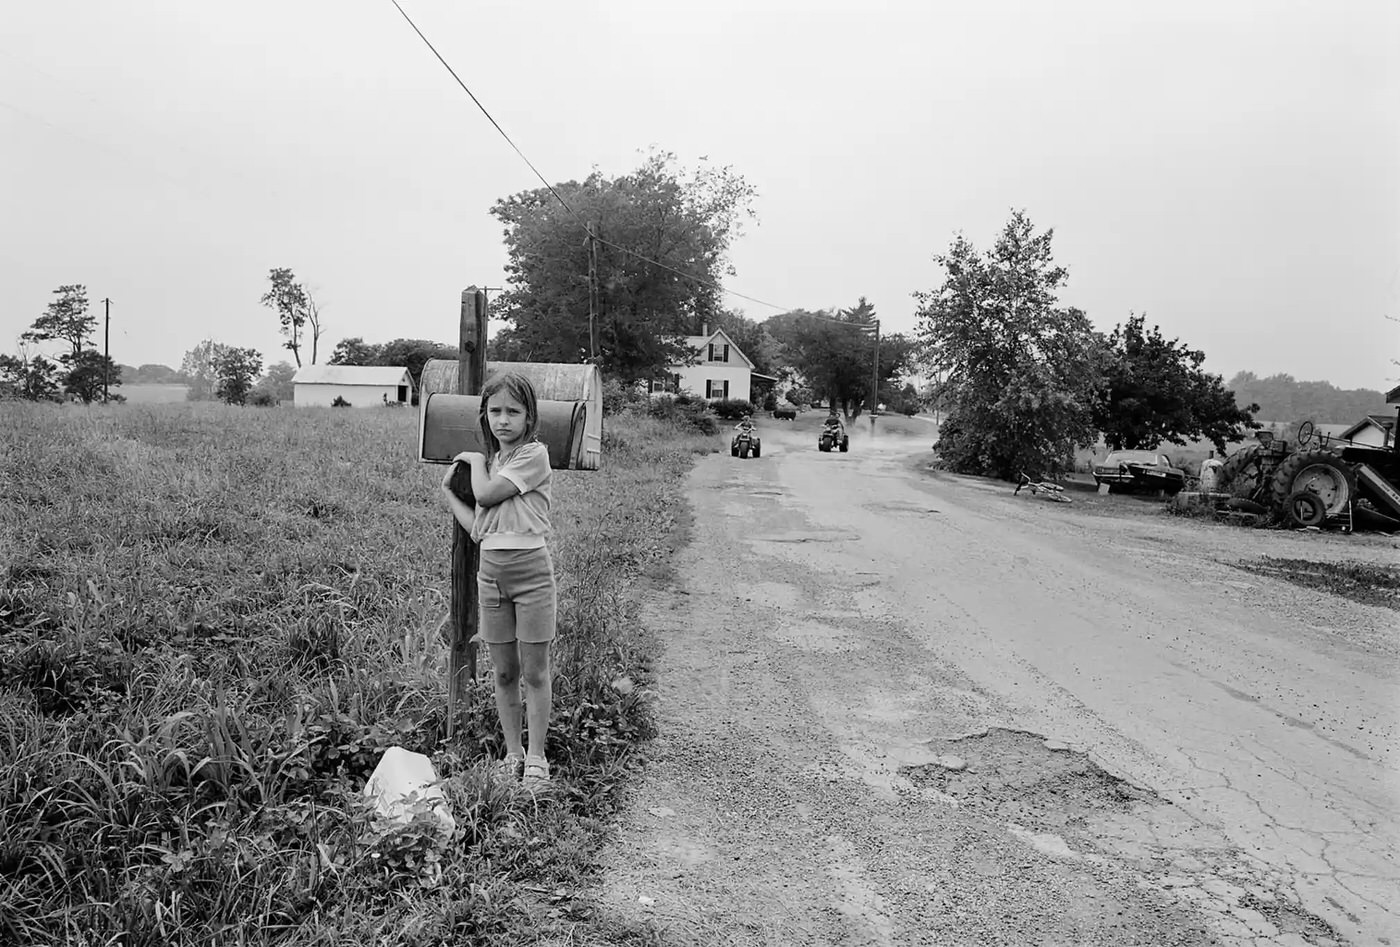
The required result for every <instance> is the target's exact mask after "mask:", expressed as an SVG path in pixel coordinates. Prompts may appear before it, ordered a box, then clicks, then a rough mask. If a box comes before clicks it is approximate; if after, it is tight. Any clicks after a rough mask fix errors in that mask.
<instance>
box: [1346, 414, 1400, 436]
mask: <svg viewBox="0 0 1400 947" xmlns="http://www.w3.org/2000/svg"><path fill="white" fill-rule="evenodd" d="M1368 424H1369V425H1372V426H1373V427H1377V428H1380V429H1381V430H1382V431H1386V432H1390V431H1393V430H1395V419H1394V418H1392V417H1387V416H1386V415H1384V414H1368V415H1366V417H1364V418H1362V419H1361V420H1360V421H1357V422H1356V423H1355V424H1353V425H1352V426H1351V427H1349V428H1347V429H1346V430H1345V431H1343V432H1342V433H1341V435H1340V436H1341V438H1342V440H1351V437H1352V435H1353V434H1355V433H1356V432H1357V431H1359V430H1361V429H1362V428H1364V427H1365V426H1366V425H1368Z"/></svg>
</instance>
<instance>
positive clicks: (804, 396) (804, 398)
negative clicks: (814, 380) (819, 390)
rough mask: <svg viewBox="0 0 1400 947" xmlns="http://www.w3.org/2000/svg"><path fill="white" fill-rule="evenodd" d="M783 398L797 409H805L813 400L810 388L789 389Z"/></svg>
mask: <svg viewBox="0 0 1400 947" xmlns="http://www.w3.org/2000/svg"><path fill="white" fill-rule="evenodd" d="M784 397H785V398H787V400H788V401H790V402H791V403H793V404H795V405H797V406H798V407H799V408H805V407H806V406H807V405H809V404H811V403H812V399H813V395H812V390H811V389H810V388H789V389H788V393H787V394H786V395H784Z"/></svg>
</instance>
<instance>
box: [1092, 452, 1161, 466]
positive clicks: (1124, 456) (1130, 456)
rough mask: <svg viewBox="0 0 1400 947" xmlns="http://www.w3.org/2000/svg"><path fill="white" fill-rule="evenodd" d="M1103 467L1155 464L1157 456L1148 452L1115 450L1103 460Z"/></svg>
mask: <svg viewBox="0 0 1400 947" xmlns="http://www.w3.org/2000/svg"><path fill="white" fill-rule="evenodd" d="M1103 462H1104V466H1106V467H1109V466H1112V465H1114V464H1155V463H1157V455H1156V454H1154V453H1152V451H1150V450H1116V451H1114V452H1113V453H1111V454H1109V455H1108V456H1107V457H1105V458H1104V461H1103Z"/></svg>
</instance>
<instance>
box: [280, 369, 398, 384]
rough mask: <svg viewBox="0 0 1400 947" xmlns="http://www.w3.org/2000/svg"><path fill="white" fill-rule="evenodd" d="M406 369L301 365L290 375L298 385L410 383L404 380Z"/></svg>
mask: <svg viewBox="0 0 1400 947" xmlns="http://www.w3.org/2000/svg"><path fill="white" fill-rule="evenodd" d="M406 377H409V375H408V369H407V368H405V367H403V366H402V365H303V366H301V368H298V369H297V373H296V374H295V375H293V376H292V382H293V383H294V384H298V385H371V386H374V387H376V388H382V387H385V386H388V385H404V384H411V383H412V379H411V377H410V378H409V381H407V382H406V381H404V379H405V378H406Z"/></svg>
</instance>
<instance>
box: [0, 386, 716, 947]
mask: <svg viewBox="0 0 1400 947" xmlns="http://www.w3.org/2000/svg"><path fill="white" fill-rule="evenodd" d="M415 425H416V418H415V417H414V416H412V415H411V414H406V413H404V412H389V411H385V412H378V411H352V412H346V411H336V412H332V411H328V410H310V411H307V410H302V411H252V410H240V409H233V408H224V407H221V406H213V405H192V406H191V405H168V406H128V407H121V408H109V409H102V408H93V409H87V410H75V409H72V408H66V407H58V406H26V405H12V404H5V405H0V444H3V445H4V446H3V448H0V450H2V451H3V453H0V942H5V943H8V942H13V943H26V944H88V943H91V944H122V945H126V947H134V945H144V944H162V945H164V944H283V943H286V944H292V943H295V944H349V943H355V944H366V943H385V944H389V943H392V944H414V943H422V944H430V943H441V942H446V941H450V942H452V943H521V942H529V941H530V940H531V939H532V938H534V937H536V936H537V935H540V934H542V933H543V932H547V931H550V930H561V929H568V931H569V936H570V937H575V938H579V939H578V940H577V942H581V943H582V942H587V940H588V938H589V937H590V936H591V935H589V934H588V933H587V932H588V931H589V930H597V929H599V925H600V924H604V923H605V922H603V921H601V920H599V919H598V918H597V917H596V915H594V914H593V913H592V911H591V909H590V908H588V906H587V905H586V903H583V902H574V901H573V900H572V898H561V897H560V896H559V895H558V894H557V893H556V892H558V891H559V890H568V891H573V890H576V887H577V884H578V883H579V881H580V879H581V878H582V877H583V876H584V875H585V874H586V872H587V866H588V851H589V850H590V847H591V846H592V845H593V844H596V839H597V837H598V832H599V831H600V823H599V822H598V820H599V819H600V818H601V817H603V816H604V815H606V813H607V812H608V811H609V809H610V807H611V805H612V800H613V798H614V796H615V791H616V789H617V788H618V786H619V785H620V784H621V782H622V780H623V779H624V778H625V776H626V773H627V771H628V767H629V766H630V765H631V764H630V762H629V761H630V759H631V754H632V749H633V747H634V746H635V744H636V742H637V741H638V740H639V739H642V738H644V737H645V736H646V735H648V734H649V733H650V729H651V717H650V713H649V707H648V704H647V698H646V689H645V686H635V685H644V684H645V681H646V673H647V672H646V668H647V665H648V652H647V643H646V639H645V636H644V635H643V634H642V632H641V630H640V629H639V628H638V627H637V624H636V612H635V607H634V597H633V592H634V589H633V583H634V582H636V581H637V580H638V578H639V577H642V576H644V575H645V574H646V573H647V572H648V571H649V570H652V569H654V568H655V567H657V566H658V565H659V564H664V562H665V557H666V555H667V552H668V550H669V549H670V548H671V546H672V544H673V543H674V541H675V535H676V533H675V528H674V527H675V525H676V522H677V510H678V509H679V508H680V507H679V503H678V491H677V487H678V480H679V477H680V476H681V475H682V474H683V472H684V470H685V469H686V467H687V466H688V457H689V455H690V454H691V452H693V451H695V450H707V449H710V447H711V446H712V445H710V444H709V443H708V442H707V440H706V439H704V438H698V437H695V436H686V435H682V434H680V433H678V432H677V430H676V429H675V427H674V426H671V425H668V424H666V423H665V422H663V421H658V420H656V419H653V418H634V419H629V418H627V417H626V416H624V417H621V418H610V419H609V433H608V438H607V443H606V448H605V450H606V455H605V467H606V469H605V470H604V471H601V472H597V473H582V472H560V473H558V474H557V475H556V498H557V499H556V510H555V520H556V523H557V525H558V530H557V537H556V541H555V543H554V551H555V558H556V564H557V568H558V571H559V576H560V585H561V609H560V637H559V640H558V643H557V644H556V649H555V662H556V668H557V679H558V683H557V685H556V714H555V720H554V725H553V727H552V733H551V747H550V751H551V755H552V757H553V758H554V759H555V761H556V773H557V777H558V783H559V787H558V789H559V791H558V792H557V794H556V795H555V796H554V797H553V798H552V800H551V801H549V802H546V803H544V804H540V803H535V802H531V801H529V800H528V799H523V798H521V797H520V796H518V795H516V794H511V793H508V792H506V791H505V790H503V788H502V787H501V786H500V785H499V784H498V783H496V782H495V781H493V780H492V779H490V778H488V776H487V772H488V770H487V767H486V766H485V765H484V764H483V760H484V758H485V757H487V756H490V755H492V754H493V753H494V752H496V750H497V744H498V742H499V737H498V735H497V734H496V727H495V722H494V711H493V710H492V708H491V701H490V695H489V690H488V688H487V685H486V683H485V681H484V679H483V681H481V682H480V683H479V685H478V687H477V688H476V690H475V692H474V695H473V696H474V702H473V708H472V713H471V715H470V718H469V719H470V725H469V726H468V727H467V728H466V733H465V735H464V739H463V740H461V741H460V742H458V743H457V744H456V745H453V746H448V745H446V743H445V742H444V740H443V735H442V723H443V720H444V719H445V707H444V701H445V686H444V676H445V653H444V646H443V641H442V635H441V628H442V625H443V618H444V616H445V614H446V598H445V596H446V589H447V580H448V575H447V564H448V558H449V556H448V543H449V540H448V529H447V524H448V520H447V515H446V513H445V511H444V510H443V509H442V508H441V507H440V505H439V503H438V501H437V498H436V496H435V484H436V481H437V479H438V477H439V476H440V471H439V470H438V469H435V468H425V467H423V466H421V465H418V464H416V463H415V462H414V461H413V460H412V455H413V444H414V438H415V436H416V426H415ZM618 681H630V682H634V686H620V685H618V684H617V682H618ZM391 745H398V746H404V747H407V748H409V749H413V750H418V751H421V752H426V753H430V754H432V755H434V757H435V759H436V760H437V762H438V764H439V769H440V771H441V772H443V773H444V774H445V775H446V776H447V790H448V794H449V798H450V799H451V801H452V803H453V807H454V811H455V812H456V814H457V816H458V821H459V831H458V832H457V834H456V836H454V838H453V839H452V840H451V843H450V844H449V846H448V847H447V849H446V850H445V851H444V850H442V849H441V848H440V846H439V845H438V843H437V841H436V839H435V837H434V835H433V829H432V827H431V820H430V818H429V817H428V816H427V815H426V814H425V815H424V817H423V818H422V820H420V821H417V822H415V823H414V824H413V825H410V826H409V827H408V828H406V829H392V830H391V829H386V828H385V827H384V826H382V825H379V824H378V823H376V822H375V821H374V820H373V818H372V816H371V814H370V813H369V812H368V811H367V810H366V807H365V806H364V804H363V803H362V801H361V799H360V796H359V790H360V788H361V787H362V785H363V783H364V780H365V777H366V776H367V775H368V774H369V772H370V770H371V769H372V768H373V766H374V765H375V763H376V762H377V760H378V758H379V755H380V754H381V753H382V751H383V750H384V749H385V748H386V747H388V746H391ZM590 917H591V918H592V920H591V921H590V920H588V919H589V918H590ZM580 924H582V925H583V926H582V927H579V926H578V925H580ZM614 935H615V936H634V935H635V936H637V937H641V936H642V935H641V934H639V933H636V932H633V934H627V932H621V933H618V932H613V933H612V934H610V935H609V936H614Z"/></svg>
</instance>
